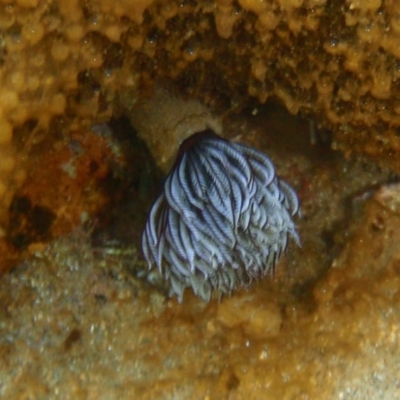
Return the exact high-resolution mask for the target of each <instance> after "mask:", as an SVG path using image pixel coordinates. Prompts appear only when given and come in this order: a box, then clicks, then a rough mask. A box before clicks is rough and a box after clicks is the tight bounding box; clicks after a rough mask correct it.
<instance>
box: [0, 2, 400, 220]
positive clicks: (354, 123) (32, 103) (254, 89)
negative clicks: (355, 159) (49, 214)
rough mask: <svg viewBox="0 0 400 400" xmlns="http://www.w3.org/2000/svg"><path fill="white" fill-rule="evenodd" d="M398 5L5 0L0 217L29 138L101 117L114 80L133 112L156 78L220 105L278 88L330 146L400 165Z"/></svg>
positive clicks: (0, 23)
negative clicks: (325, 133)
mask: <svg viewBox="0 0 400 400" xmlns="http://www.w3.org/2000/svg"><path fill="white" fill-rule="evenodd" d="M397 4H398V3H397V2H396V1H394V0H392V1H385V2H382V1H380V0H368V1H359V0H347V1H345V0H333V1H329V2H328V1H324V0H269V1H267V0H239V1H237V2H236V1H232V0H219V1H211V0H199V1H190V0H169V1H153V0H141V1H139V0H136V1H134V2H132V1H127V0H116V1H113V2H111V1H108V0H97V1H96V0H90V1H86V2H83V3H82V2H79V1H77V0H75V1H69V0H68V1H66V0H53V1H46V2H45V1H40V0H18V1H15V2H10V1H9V0H2V2H1V7H0V34H1V40H0V85H1V90H0V160H1V162H0V221H3V222H2V223H3V225H4V224H5V223H6V220H7V210H8V207H9V204H10V202H11V199H12V196H13V193H14V190H15V187H18V186H19V185H20V184H21V182H23V180H24V176H25V174H24V168H25V167H24V160H25V158H26V157H25V155H26V152H27V151H28V150H29V149H28V148H29V146H30V145H31V144H32V142H35V140H43V138H45V139H49V138H50V139H51V135H50V134H48V133H47V132H52V131H54V129H56V130H60V129H65V128H66V127H69V126H71V124H75V126H76V125H78V126H82V124H83V125H85V124H86V125H89V124H93V123H96V122H101V121H104V120H107V119H108V118H110V116H111V115H112V114H113V113H115V112H119V111H120V108H121V104H120V102H118V93H119V92H120V91H121V90H122V89H125V90H128V93H129V101H126V97H125V101H123V104H122V108H130V106H132V105H133V104H134V103H135V101H136V93H137V92H138V91H139V86H140V87H148V85H149V84H151V83H152V82H154V81H155V80H158V79H163V78H168V79H172V80H173V81H174V82H175V83H176V84H177V86H178V87H179V88H180V89H182V90H183V91H185V92H186V93H187V94H188V95H190V96H193V97H195V98H200V99H201V100H202V101H203V102H204V103H206V104H207V105H208V106H211V108H216V109H217V108H219V109H220V110H224V111H227V110H232V109H236V108H240V107H241V106H243V105H245V104H246V102H247V101H248V100H249V99H250V98H256V99H258V100H259V101H260V102H265V101H266V100H267V99H268V98H270V97H276V98H278V99H279V100H280V101H281V102H282V103H283V104H284V105H285V106H286V108H287V109H288V110H289V111H290V112H291V113H293V114H296V113H302V114H303V115H305V116H306V117H308V118H310V119H313V120H314V121H316V122H317V123H318V124H319V125H320V126H322V127H324V128H327V129H330V130H332V132H333V147H334V148H337V149H341V150H343V151H344V152H346V153H350V152H357V153H360V154H365V155H367V156H370V157H372V158H373V159H374V160H376V161H378V162H379V163H380V164H381V165H382V166H388V167H390V168H392V169H393V170H395V171H397V172H398V171H400V157H396V155H397V154H398V151H399V150H398V149H399V148H400V139H399V136H398V127H399V125H400V102H399V100H398V99H399V98H400V96H399V92H400V86H399V82H398V78H399V76H400V62H399V58H400V47H399V46H398V43H399V40H400V22H399V21H400V14H399V11H398V7H397ZM54 121H57V123H56V124H55V122H54ZM54 126H55V127H56V128H54ZM52 127H53V129H52ZM13 132H14V135H13ZM15 132H23V133H24V134H23V135H22V136H21V135H15ZM13 136H14V142H15V141H16V140H19V141H20V142H19V143H17V144H15V143H14V144H13V143H12V142H13ZM16 136H18V139H16ZM160 157H162V155H160Z"/></svg>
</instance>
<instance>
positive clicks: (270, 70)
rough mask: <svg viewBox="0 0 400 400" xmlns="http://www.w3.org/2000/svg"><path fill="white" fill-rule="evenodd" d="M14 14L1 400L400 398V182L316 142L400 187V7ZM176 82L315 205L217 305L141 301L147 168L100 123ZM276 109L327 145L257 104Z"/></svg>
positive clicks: (305, 202)
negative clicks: (270, 271)
mask: <svg viewBox="0 0 400 400" xmlns="http://www.w3.org/2000/svg"><path fill="white" fill-rule="evenodd" d="M0 4H1V5H0V33H1V35H0V38H1V39H0V87H1V89H0V228H1V229H0V234H1V235H6V236H7V240H4V241H1V242H0V251H1V253H2V255H3V257H2V259H1V260H0V270H3V269H7V270H9V269H11V268H12V267H14V269H13V270H12V271H10V272H9V273H7V274H4V275H2V276H1V280H0V300H1V301H0V305H1V306H0V355H1V357H0V376H1V377H2V380H1V385H0V397H2V398H7V399H19V398H58V397H59V398H74V399H80V398H81V399H87V398H93V399H110V398H112V399H114V398H118V399H131V398H140V399H152V400H153V399H166V398H182V399H187V398H203V399H220V398H231V399H246V400H247V399H260V398H273V399H275V398H276V399H298V398H299V399H300V398H309V399H338V398H352V399H366V398H387V399H394V398H398V397H399V393H398V385H397V381H398V379H399V376H398V372H397V370H398V368H397V366H398V359H399V356H400V354H399V348H400V337H399V332H398V326H399V325H400V321H399V318H398V315H399V314H400V313H399V311H400V310H399V301H398V300H399V293H398V292H399V287H400V282H399V271H398V269H399V268H398V259H399V254H398V248H399V243H400V238H399V234H398V229H397V227H398V225H399V223H400V221H399V211H398V203H399V200H398V199H399V198H400V194H399V189H398V186H396V185H386V186H385V185H384V186H383V187H382V188H381V189H380V190H379V191H377V192H375V189H372V188H376V187H377V186H378V185H381V184H382V183H385V182H387V180H388V179H389V178H390V175H388V174H384V173H382V172H380V171H377V170H376V168H375V167H374V166H371V165H366V164H363V163H361V162H360V161H359V160H358V161H357V160H354V159H350V160H345V159H343V158H341V155H340V154H338V153H336V154H332V153H331V152H330V151H329V148H328V147H326V146H325V147H324V146H322V147H321V146H320V145H319V144H318V143H317V145H315V146H312V145H310V143H308V142H309V134H310V130H311V133H312V138H313V141H314V139H315V138H316V137H315V135H314V134H315V132H314V128H313V127H315V126H320V127H322V128H323V129H324V130H330V131H331V132H332V135H333V142H332V145H333V147H334V148H338V149H342V150H343V151H344V152H345V154H346V155H347V154H351V153H353V154H354V153H356V154H363V155H365V156H368V157H370V158H371V159H373V160H375V161H377V162H378V163H379V164H380V165H382V166H385V167H390V168H392V170H394V171H396V172H399V171H400V156H399V148H400V147H399V146H400V144H399V143H400V142H399V139H398V129H399V123H400V119H399V115H400V104H398V99H399V98H400V96H399V94H400V93H399V91H400V89H399V84H398V79H399V75H400V63H399V60H400V52H399V49H400V47H399V46H398V43H400V24H399V18H400V14H399V11H398V3H397V2H396V1H394V0H393V1H385V2H383V1H380V0H368V1H356V0H347V1H346V0H341V1H339V0H333V1H324V0H270V1H267V0H239V1H231V0H219V1H207V0H204V1H186V0H180V1H169V0H168V1H167V0H165V1H155V0H142V1H140V0H137V1H128V0H116V1H113V2H111V1H109V0H98V1H94V0H88V1H85V2H79V1H67V0H58V1H57V0H53V1H41V0H16V1H10V0H1V1H0ZM164 80H165V81H168V82H171V81H172V82H174V84H175V88H176V89H177V91H178V92H179V93H181V94H182V95H183V96H184V98H187V99H199V100H200V102H202V103H204V104H205V105H207V106H208V107H209V108H210V109H211V110H212V111H213V113H215V115H218V116H221V115H222V116H224V117H225V118H222V119H223V121H224V125H225V130H226V131H227V132H228V136H229V137H231V138H235V139H237V140H241V141H243V142H247V143H249V144H252V145H253V146H255V147H257V148H260V149H261V150H263V151H265V152H267V153H268V154H270V156H271V158H272V159H273V161H274V163H275V165H276V167H277V171H278V173H279V174H280V175H281V176H282V177H284V178H285V179H286V180H287V181H288V182H290V183H291V184H293V186H294V187H295V188H296V189H297V190H298V193H299V197H300V200H301V204H302V215H303V216H302V218H301V220H300V221H299V222H298V225H299V231H300V234H301V238H302V247H301V248H299V249H292V248H289V250H290V251H289V252H288V254H287V256H286V258H285V259H284V260H283V262H282V263H281V265H280V266H279V268H278V272H277V276H275V278H274V279H266V280H264V281H262V282H260V283H259V284H258V285H256V286H255V287H253V288H252V290H251V291H249V292H246V291H239V292H235V293H234V294H233V296H232V297H231V298H224V299H222V301H221V302H218V300H217V299H213V300H212V301H211V302H210V303H209V304H204V303H202V302H201V301H199V299H197V298H195V297H194V296H193V295H191V294H190V293H187V294H185V302H184V304H182V305H178V304H177V303H176V302H175V300H168V299H166V298H165V297H164V296H163V294H162V291H160V290H156V289H154V288H150V287H149V285H148V284H147V283H146V282H143V275H141V271H142V270H145V266H144V265H143V261H142V260H141V259H140V256H138V247H137V246H135V244H136V243H138V238H139V236H140V227H141V226H142V222H143V218H144V217H145V208H146V210H147V209H148V207H149V201H150V200H149V199H150V198H151V197H152V196H151V195H149V194H147V195H146V194H143V193H146V192H148V191H149V190H150V192H151V189H149V186H151V184H152V180H153V179H152V176H150V177H149V176H147V170H148V169H149V167H148V162H149V159H150V157H149V156H148V154H147V153H144V152H143V154H140V152H138V153H135V151H134V150H135V149H136V150H138V148H139V147H138V146H136V144H134V145H133V144H132V143H129V140H128V139H127V138H126V137H123V139H122V140H121V139H120V138H117V135H115V134H114V133H113V132H111V133H110V132H109V131H108V130H107V128H106V125H103V124H102V123H103V122H104V121H106V120H109V119H110V117H111V116H112V115H113V114H117V115H120V114H121V113H124V112H126V113H128V114H129V111H130V110H132V109H134V107H135V106H136V103H137V102H138V99H139V101H141V100H142V99H145V98H146V97H147V95H148V91H152V90H154V87H153V83H155V82H164ZM271 97H272V98H275V99H276V98H277V99H279V101H280V102H281V103H282V104H283V105H284V106H285V107H286V109H287V110H289V111H290V113H292V114H297V113H299V114H302V115H303V116H306V117H307V118H308V119H309V120H311V125H310V127H311V129H309V126H308V125H307V123H304V122H298V121H297V120H295V119H293V118H290V116H288V115H287V114H285V113H284V112H283V111H276V110H272V111H271V110H270V109H268V108H264V107H260V106H259V105H257V103H258V102H261V103H262V102H265V101H266V100H267V99H269V98H271ZM195 103H196V102H195ZM196 104H198V105H199V107H200V108H199V109H200V110H205V108H204V109H203V108H202V106H201V105H200V103H196ZM249 104H250V105H251V106H252V110H253V112H251V113H247V114H246V113H244V114H240V115H238V116H234V115H232V113H233V112H234V111H236V110H240V109H242V107H246V106H247V105H249ZM205 113H206V114H207V112H206V111H205ZM195 114H196V113H195ZM226 114H228V116H226ZM253 117H254V118H253ZM207 118H208V114H207ZM145 122H146V121H145ZM139 123H140V121H139ZM93 125H95V127H96V129H94V131H93V129H91V126H93ZM147 126H148V124H147ZM96 130H97V131H96ZM99 132H100V133H99ZM143 132H146V130H144V131H143ZM146 135H147V134H146V133H145V134H144V135H142V137H143V138H144V139H146ZM151 135H154V132H153V133H151ZM317 136H318V135H317ZM147 139H149V138H147ZM153 139H154V138H153ZM173 139H174V138H173V137H171V138H170V140H169V142H168V147H169V148H168V149H165V148H163V146H161V145H159V142H156V145H155V146H154V148H155V150H154V151H153V150H152V151H153V157H154V158H155V160H156V161H157V162H158V161H160V160H161V161H162V160H163V157H165V155H166V154H168V155H169V154H172V152H173V150H174V149H176V148H177V147H178V144H179V143H178V142H179V140H180V139H181V137H180V136H179V135H178V136H177V137H176V143H175V142H174V140H173ZM151 140H152V139H151ZM151 140H150V139H149V142H150V143H149V147H150V148H152V146H151ZM318 140H319V137H317V138H316V141H317V142H318ZM157 143H158V144H157ZM159 165H160V164H159ZM110 176H111V177H112V179H109V178H110ZM127 176H129V177H130V178H129V179H128V183H124V184H125V185H126V186H125V187H123V184H122V183H121V182H123V181H124V179H126V177H127ZM126 187H129V190H130V193H131V194H133V195H132V197H130V198H129V199H130V203H129V204H130V206H125V204H123V205H122V206H121V204H120V203H118V201H120V200H121V198H124V196H126V190H125V189H126ZM129 190H128V192H129ZM366 190H369V191H366ZM105 193H106V195H105ZM111 193H112V194H114V195H115V196H116V198H111V197H110V194H111ZM141 196H143V198H144V200H143V198H141ZM146 196H147V197H146ZM354 198H356V199H358V200H355V201H353V202H352V201H351V199H354ZM366 198H369V200H368V201H367V203H366V205H365V207H364V205H363V201H365V199H366ZM132 199H133V200H132ZM114 203H115V204H116V207H115V208H116V209H118V210H119V214H118V212H116V211H115V209H114V208H113V207H112V206H113V205H115V204H114ZM144 203H145V204H146V207H144ZM21 209H22V210H23V211H24V213H23V214H22V215H21V212H20V211H21ZM99 210H100V211H101V212H102V213H103V214H104V215H106V217H107V218H109V221H107V222H109V226H110V227H111V228H109V230H108V231H107V232H106V233H107V234H105V236H101V235H100V236H101V237H100V239H98V238H94V237H93V236H91V229H94V228H96V218H97V213H98V212H99ZM357 210H358V211H357ZM112 213H116V214H118V215H119V218H120V220H118V221H117V222H115V220H114V219H113V218H112V216H111V214H112ZM108 214H110V215H108ZM10 215H11V218H12V221H8V219H9V217H10ZM93 215H95V216H96V217H93ZM104 215H103V217H104ZM99 218H100V217H99ZM130 218H132V219H133V220H134V224H133V228H132V227H131V228H130V229H131V230H129V229H126V228H127V224H128V222H126V221H128V220H129V219H130ZM35 221H36V222H37V221H40V223H38V224H36V223H34V222H35ZM121 221H122V222H121ZM84 222H85V223H88V222H89V223H88V224H87V225H89V226H86V227H85V228H82V227H80V228H77V229H76V230H74V231H73V232H72V233H68V232H71V230H73V229H74V228H75V227H76V226H77V225H81V224H83V223H84ZM50 226H51V229H49V227H50ZM27 227H28V228H29V229H28V230H26V229H25V228H27ZM21 232H23V233H24V235H23V236H22V237H21V235H20V233H21ZM26 232H28V233H33V234H32V235H27V234H26ZM125 232H127V237H128V239H130V240H131V242H129V241H127V242H129V243H134V244H132V246H130V247H129V248H122V249H121V248H120V247H121V243H122V244H126V242H123V240H119V236H118V235H121V233H125ZM108 243H109V246H108ZM19 246H21V247H23V249H24V250H25V253H23V254H22V255H21V253H20V252H18V248H19ZM122 247H123V246H122ZM21 259H22V260H23V261H21ZM4 260H5V262H4V263H3V261H4ZM17 260H20V262H17ZM3 264H4V265H3ZM128 270H129V271H130V270H133V273H128V272H127V271H128ZM130 272H132V271H130Z"/></svg>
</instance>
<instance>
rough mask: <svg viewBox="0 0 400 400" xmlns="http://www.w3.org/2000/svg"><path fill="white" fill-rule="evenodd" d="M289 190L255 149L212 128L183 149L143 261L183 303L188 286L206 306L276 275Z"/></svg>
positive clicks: (292, 202) (293, 199) (149, 227)
mask: <svg viewBox="0 0 400 400" xmlns="http://www.w3.org/2000/svg"><path fill="white" fill-rule="evenodd" d="M297 211H298V200H297V196H296V193H295V192H294V190H293V189H292V188H291V187H290V186H289V185H288V184H287V183H285V182H284V181H283V180H281V179H278V178H277V176H276V175H275V170H274V166H273V165H272V163H271V161H270V160H269V159H268V157H267V156H266V155H264V154H263V153H261V152H260V151H258V150H256V149H253V148H251V147H249V146H245V145H242V144H238V143H232V142H229V141H227V140H225V139H223V138H221V137H219V136H218V135H216V134H215V133H214V132H212V131H211V130H206V131H204V132H200V133H195V134H194V135H192V136H190V137H189V138H187V139H186V140H185V141H183V143H182V144H181V146H180V149H179V154H178V157H177V160H176V162H175V164H174V166H173V168H172V170H171V172H170V173H169V175H168V176H167V178H166V181H165V184H164V190H163V192H162V193H161V195H160V196H159V197H158V199H157V200H156V202H155V203H154V205H153V207H152V209H151V212H150V215H149V218H148V221H147V224H146V227H145V230H144V232H143V236H142V248H143V253H144V256H145V258H146V260H147V263H148V265H149V267H150V268H153V267H154V266H156V267H157V268H158V269H159V272H160V274H161V275H162V277H164V278H165V279H166V280H167V281H169V283H170V294H171V295H174V294H176V295H177V297H178V301H179V302H182V298H183V292H184V290H185V288H187V287H191V288H192V289H193V291H194V293H195V294H196V295H198V296H200V297H201V298H202V299H204V300H205V301H208V300H209V299H210V297H211V293H212V291H213V290H219V291H220V292H222V293H230V292H231V291H232V290H233V289H235V288H236V287H238V286H247V285H249V284H250V283H251V282H252V281H253V280H257V279H260V278H261V277H263V276H264V275H266V274H267V273H268V272H270V271H273V270H274V268H275V265H276V262H277V261H278V259H279V257H280V255H281V253H282V252H283V251H284V250H285V248H286V245H287V241H288V236H292V237H293V238H294V239H295V240H296V242H297V243H299V238H298V234H297V232H296V228H295V225H294V223H293V220H292V217H293V216H294V215H295V214H296V213H297Z"/></svg>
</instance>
